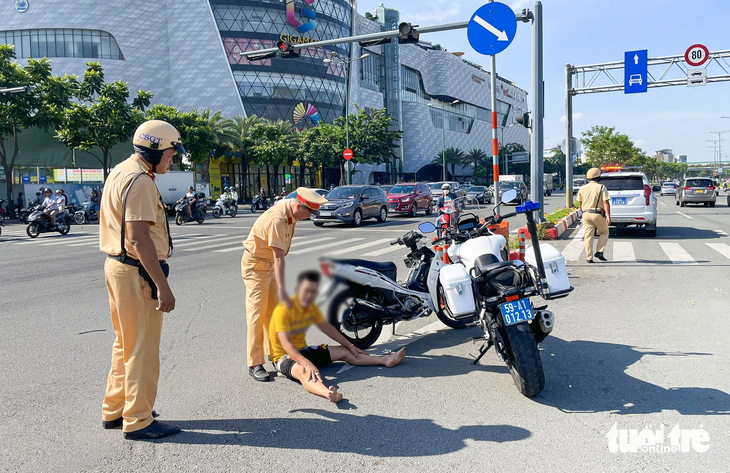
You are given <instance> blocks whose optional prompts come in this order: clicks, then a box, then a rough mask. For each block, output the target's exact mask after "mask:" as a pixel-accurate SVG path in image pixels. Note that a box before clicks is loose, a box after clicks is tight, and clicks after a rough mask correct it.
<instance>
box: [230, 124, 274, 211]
mask: <svg viewBox="0 0 730 473" xmlns="http://www.w3.org/2000/svg"><path fill="white" fill-rule="evenodd" d="M263 121H264V120H263V119H262V118H259V117H258V116H256V115H249V116H247V117H242V116H241V115H236V116H235V117H233V118H228V119H226V120H224V122H223V123H222V124H221V129H222V135H221V136H222V137H224V141H223V143H224V144H225V145H226V146H228V147H229V148H231V150H232V151H233V152H235V153H241V167H242V169H243V183H242V186H241V187H242V189H243V191H242V192H241V194H242V195H241V197H243V198H244V199H245V198H247V197H248V196H246V195H245V194H246V186H245V182H246V178H247V176H248V166H249V164H250V161H249V158H250V153H249V150H250V148H251V147H252V146H253V145H254V140H253V139H252V138H251V129H252V128H253V127H254V126H255V125H258V124H260V123H263Z"/></svg>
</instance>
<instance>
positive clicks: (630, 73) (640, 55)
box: [624, 49, 649, 94]
mask: <svg viewBox="0 0 730 473" xmlns="http://www.w3.org/2000/svg"><path fill="white" fill-rule="evenodd" d="M648 56H649V55H648V53H647V51H646V49H644V50H641V51H627V52H625V53H624V93H625V94H638V93H640V92H646V89H647V85H648V84H647V79H648V77H647V76H648V73H647V68H648V65H647V61H648Z"/></svg>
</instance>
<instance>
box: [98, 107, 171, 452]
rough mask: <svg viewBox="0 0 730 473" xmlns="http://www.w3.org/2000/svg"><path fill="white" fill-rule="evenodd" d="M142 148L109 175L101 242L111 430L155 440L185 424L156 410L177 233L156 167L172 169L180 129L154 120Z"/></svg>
mask: <svg viewBox="0 0 730 473" xmlns="http://www.w3.org/2000/svg"><path fill="white" fill-rule="evenodd" d="M133 143H134V151H135V153H134V154H133V155H132V156H130V157H129V158H128V159H127V160H126V161H123V162H122V163H120V164H119V165H117V166H116V167H115V168H114V169H113V170H112V171H111V173H110V174H109V177H108V179H107V181H106V185H105V187H104V193H103V194H102V199H101V211H100V215H99V241H100V246H101V251H102V252H104V253H106V254H108V255H109V257H108V258H107V259H106V263H105V264H104V272H105V277H106V286H107V290H108V291H109V306H110V308H111V316H112V325H113V326H114V333H115V334H116V336H117V338H116V340H114V346H113V347H112V363H111V370H110V371H109V378H108V381H107V389H106V396H105V397H104V404H103V406H102V425H103V427H104V428H105V429H112V428H116V427H120V426H122V430H123V432H124V438H126V439H154V438H160V437H165V436H168V435H173V434H176V433H178V432H179V431H180V429H179V428H177V427H174V426H170V425H166V424H163V423H160V422H157V421H156V420H155V419H154V417H156V414H155V413H154V411H153V410H152V408H153V406H154V403H155V397H156V396H157V382H158V379H159V374H160V356H159V352H160V334H161V332H162V314H163V313H164V312H171V311H172V310H173V309H174V308H175V297H174V296H173V295H172V291H171V290H170V286H169V285H168V284H167V270H168V266H167V263H166V262H165V260H166V259H167V258H168V257H169V256H170V254H171V253H172V238H170V228H169V226H168V224H167V215H166V213H165V205H164V204H163V202H162V199H161V198H160V194H159V192H158V191H157V187H156V186H155V183H154V179H155V174H154V173H156V172H157V173H160V174H164V173H166V172H167V170H168V169H169V167H170V164H171V163H172V157H173V155H174V154H175V153H176V152H178V151H179V152H181V153H184V154H185V149H184V148H183V146H182V142H181V139H180V133H179V132H178V131H177V130H176V129H175V127H173V126H172V125H170V124H169V123H167V122H164V121H161V120H151V121H148V122H145V123H143V124H142V125H140V126H139V128H137V131H136V132H135V134H134V139H133Z"/></svg>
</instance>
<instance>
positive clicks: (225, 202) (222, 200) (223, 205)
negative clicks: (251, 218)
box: [213, 194, 238, 218]
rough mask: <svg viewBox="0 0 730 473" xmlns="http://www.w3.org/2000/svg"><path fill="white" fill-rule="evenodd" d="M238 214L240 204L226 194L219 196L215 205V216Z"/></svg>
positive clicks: (233, 215)
mask: <svg viewBox="0 0 730 473" xmlns="http://www.w3.org/2000/svg"><path fill="white" fill-rule="evenodd" d="M236 214H238V205H236V203H235V202H232V201H231V200H229V199H228V196H226V195H225V194H223V195H221V196H220V197H218V200H216V201H215V205H214V206H213V218H220V216H221V215H230V216H231V217H235V216H236Z"/></svg>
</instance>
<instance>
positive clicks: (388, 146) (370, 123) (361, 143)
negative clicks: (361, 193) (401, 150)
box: [334, 105, 403, 165]
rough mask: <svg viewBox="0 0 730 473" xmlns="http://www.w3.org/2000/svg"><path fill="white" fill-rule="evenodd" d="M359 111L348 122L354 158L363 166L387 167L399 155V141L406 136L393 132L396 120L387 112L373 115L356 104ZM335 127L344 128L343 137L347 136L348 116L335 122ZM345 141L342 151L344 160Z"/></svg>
mask: <svg viewBox="0 0 730 473" xmlns="http://www.w3.org/2000/svg"><path fill="white" fill-rule="evenodd" d="M355 108H356V110H357V111H356V112H355V113H351V114H350V115H349V116H348V117H347V119H348V121H349V130H350V149H351V150H352V155H353V157H352V159H353V160H354V161H355V162H357V163H361V164H374V165H378V164H383V163H386V162H392V161H393V160H395V159H396V158H397V157H398V155H397V154H396V150H397V149H398V147H399V146H398V141H399V140H400V139H401V137H402V136H403V132H402V131H398V130H393V129H392V125H393V120H392V118H391V116H390V115H388V113H387V112H386V111H385V109H380V110H376V111H372V112H370V113H369V114H368V113H367V112H365V110H363V109H361V108H360V107H358V106H357V105H355ZM334 125H335V126H338V127H341V128H342V137H343V138H344V137H345V133H344V132H345V130H344V127H345V117H339V118H337V119H335V121H334ZM344 144H345V142H344V141H343V142H342V145H343V146H342V148H341V149H340V160H341V158H342V151H344V150H345V148H344Z"/></svg>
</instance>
